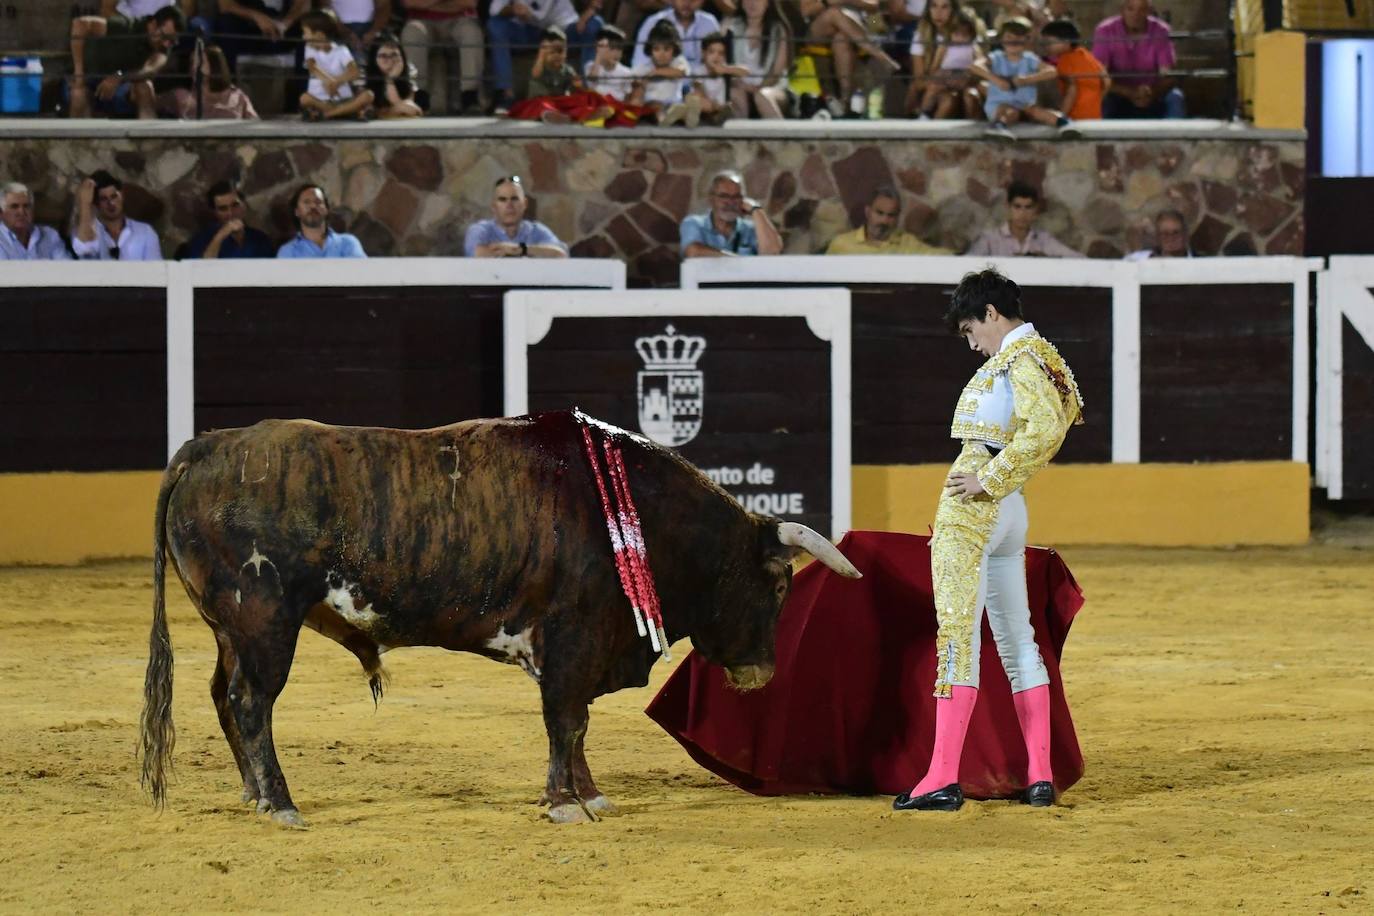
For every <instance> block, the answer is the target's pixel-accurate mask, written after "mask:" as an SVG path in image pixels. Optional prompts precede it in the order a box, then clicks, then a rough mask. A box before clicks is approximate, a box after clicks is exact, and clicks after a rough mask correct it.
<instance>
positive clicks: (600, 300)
mask: <svg viewBox="0 0 1374 916" xmlns="http://www.w3.org/2000/svg"><path fill="white" fill-rule="evenodd" d="M504 327H505V378H506V384H505V397H506V400H505V412H506V413H507V414H510V415H515V414H523V413H528V412H539V411H541V410H548V409H562V408H567V407H569V406H574V404H575V405H576V406H579V407H582V408H583V409H585V410H586V411H587V412H588V413H591V414H592V415H594V416H597V417H598V418H599V419H602V420H605V421H607V422H610V423H614V424H616V425H619V426H623V427H625V428H626V429H629V430H630V431H632V432H639V433H643V434H644V435H646V436H648V437H649V438H651V439H654V440H655V441H658V442H660V443H661V444H663V445H666V446H669V447H672V448H675V449H677V450H678V451H679V452H681V453H682V455H683V456H684V457H685V458H687V459H688V460H689V461H691V462H692V463H694V464H696V465H697V466H698V467H701V468H702V469H703V470H704V471H706V473H707V474H708V475H710V476H712V478H713V479H716V480H717V481H718V482H719V483H721V485H722V486H724V487H725V488H726V489H727V490H728V491H730V492H731V493H732V494H733V495H734V496H735V497H736V498H737V499H739V500H740V501H741V503H743V504H744V505H745V506H746V507H747V508H749V509H751V510H753V511H759V512H762V513H763V514H767V515H777V516H781V517H790V518H792V519H794V520H797V521H803V522H805V523H807V524H811V525H812V526H813V527H817V528H818V529H820V530H828V531H829V532H830V533H831V534H832V536H834V537H839V536H840V535H842V534H843V533H844V532H845V531H846V530H848V528H849V525H850V517H851V497H850V463H851V462H850V422H851V418H850V400H851V392H850V309H849V291H848V290H844V289H817V288H807V289H792V290H789V289H776V290H774V289H770V290H758V291H755V292H752V293H750V295H749V296H748V297H747V298H745V299H744V300H743V301H741V297H740V296H739V295H738V294H737V293H731V292H725V291H709V290H690V291H689V290H643V291H635V292H608V293H602V292H582V291H576V290H573V291H567V292H558V293H551V292H528V291H511V292H508V293H507V294H506V298H505V323H504ZM572 399H577V400H576V401H574V400H572ZM827 405H828V408H829V409H828V411H826V410H825V409H824V407H825V406H827ZM827 504H828V505H827Z"/></svg>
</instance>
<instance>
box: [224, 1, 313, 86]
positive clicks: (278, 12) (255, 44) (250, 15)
mask: <svg viewBox="0 0 1374 916" xmlns="http://www.w3.org/2000/svg"><path fill="white" fill-rule="evenodd" d="M217 2H218V7H219V15H217V16H216V17H215V24H214V35H215V38H216V41H217V43H218V44H219V46H220V47H221V48H223V49H224V56H225V57H227V58H229V69H230V70H233V71H234V72H237V69H236V68H237V67H238V58H239V55H240V54H290V55H294V54H295V53H296V51H297V50H298V45H299V42H298V41H297V39H298V38H299V37H300V20H301V18H302V17H304V16H305V14H306V13H308V12H310V0H217Z"/></svg>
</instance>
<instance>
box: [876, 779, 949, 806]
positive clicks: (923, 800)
mask: <svg viewBox="0 0 1374 916" xmlns="http://www.w3.org/2000/svg"><path fill="white" fill-rule="evenodd" d="M963 806H964V789H963V787H962V786H960V785H959V784H958V783H957V782H952V783H950V784H949V785H947V786H945V787H944V788H943V789H936V790H935V791H933V792H927V793H925V794H924V795H917V796H916V797H915V798H912V797H911V795H910V794H908V793H906V792H903V793H902V794H901V795H898V796H897V797H896V798H895V799H893V800H892V810H893V811H958V810H959V809H960V808H962V807H963Z"/></svg>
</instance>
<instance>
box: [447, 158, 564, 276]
mask: <svg viewBox="0 0 1374 916" xmlns="http://www.w3.org/2000/svg"><path fill="white" fill-rule="evenodd" d="M528 206H529V201H528V200H527V199H526V198H525V187H524V185H522V184H521V183H520V176H519V175H507V176H506V177H504V178H498V179H497V181H496V185H495V186H494V187H493V188H492V193H491V215H492V218H491V219H484V220H478V221H477V222H475V223H473V224H472V225H471V226H469V227H468V231H467V236H466V237H465V238H464V239H463V253H464V254H466V255H467V256H468V257H470V258H566V257H567V256H568V246H567V245H564V244H563V243H562V242H560V241H559V240H558V236H556V235H554V234H553V230H552V229H550V228H549V227H548V226H545V225H544V224H543V223H541V222H539V221H538V220H532V219H525V210H526V208H528Z"/></svg>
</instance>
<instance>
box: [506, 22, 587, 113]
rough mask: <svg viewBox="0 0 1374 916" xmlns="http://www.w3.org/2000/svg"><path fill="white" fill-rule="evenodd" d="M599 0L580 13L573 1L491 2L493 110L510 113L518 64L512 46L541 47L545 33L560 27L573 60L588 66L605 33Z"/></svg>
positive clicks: (580, 64)
mask: <svg viewBox="0 0 1374 916" xmlns="http://www.w3.org/2000/svg"><path fill="white" fill-rule="evenodd" d="M599 6H600V3H599V0H588V2H587V5H586V6H585V7H584V8H583V10H582V12H581V13H580V14H579V13H578V12H577V10H576V9H575V8H574V7H573V4H572V0H550V2H548V4H547V6H545V5H544V4H542V3H535V5H534V6H529V5H527V4H526V3H525V2H524V0H491V16H490V18H488V19H487V34H488V36H490V38H491V69H492V85H493V87H494V90H495V96H494V98H493V108H492V110H493V111H494V112H495V113H496V114H505V113H506V112H508V111H509V110H510V104H511V100H512V93H513V87H514V86H515V64H514V62H513V61H512V60H511V48H512V47H531V46H535V45H537V44H538V42H539V41H540V40H541V39H542V38H543V36H544V32H545V31H546V30H547V29H549V28H552V27H554V26H557V27H558V28H560V29H562V30H563V34H564V35H565V36H567V42H568V46H569V48H570V49H571V51H572V58H573V60H575V61H577V62H578V65H579V66H585V65H586V63H587V62H588V61H590V60H591V58H592V54H593V52H594V50H595V42H596V36H597V35H598V34H599V33H600V32H601V17H600V16H598V15H596V9H597V8H599Z"/></svg>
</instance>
